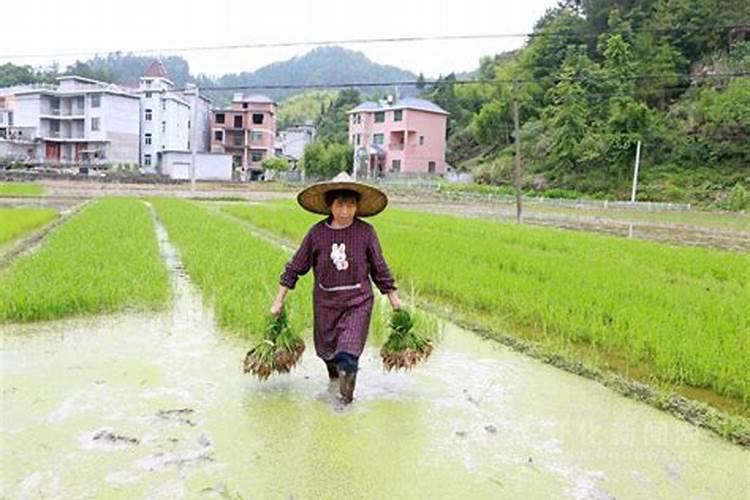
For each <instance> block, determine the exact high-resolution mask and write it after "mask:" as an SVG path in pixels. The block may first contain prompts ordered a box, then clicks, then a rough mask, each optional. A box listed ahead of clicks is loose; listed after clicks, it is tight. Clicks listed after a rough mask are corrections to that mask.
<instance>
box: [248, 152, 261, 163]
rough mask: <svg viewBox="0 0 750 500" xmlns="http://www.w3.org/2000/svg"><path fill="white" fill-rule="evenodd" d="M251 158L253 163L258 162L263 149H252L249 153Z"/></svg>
mask: <svg viewBox="0 0 750 500" xmlns="http://www.w3.org/2000/svg"><path fill="white" fill-rule="evenodd" d="M251 160H252V162H253V163H258V162H259V161H263V151H253V152H252V155H251Z"/></svg>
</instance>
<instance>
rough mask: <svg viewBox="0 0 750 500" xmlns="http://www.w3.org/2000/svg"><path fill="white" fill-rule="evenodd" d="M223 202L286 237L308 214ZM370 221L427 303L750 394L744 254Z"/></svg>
mask: <svg viewBox="0 0 750 500" xmlns="http://www.w3.org/2000/svg"><path fill="white" fill-rule="evenodd" d="M224 210H226V211H227V212H229V213H231V214H232V215H234V216H236V217H241V218H243V219H245V220H247V221H249V222H251V223H252V224H254V225H256V226H258V227H260V228H263V229H265V230H269V231H272V232H274V233H276V234H279V235H280V236H284V237H286V238H289V239H292V240H294V241H300V240H301V238H302V237H303V236H304V234H305V231H306V229H307V228H308V227H309V225H310V223H311V222H312V221H314V220H316V217H315V216H311V215H309V214H306V213H304V212H302V211H301V210H299V209H298V208H296V207H294V206H293V205H292V204H291V203H270V204H263V205H254V206H233V207H227V208H224ZM372 222H373V224H374V225H375V226H376V228H377V230H378V234H379V236H380V239H381V243H382V246H383V249H384V252H385V256H386V258H387V260H388V262H389V263H390V264H391V266H392V269H393V271H394V273H395V274H396V276H397V277H398V278H399V280H408V281H411V282H413V283H414V285H415V286H416V287H417V288H418V289H419V290H420V292H421V293H422V295H423V296H424V297H425V298H426V299H428V300H430V301H431V302H434V303H436V304H440V305H445V306H447V307H450V308H451V309H452V310H456V311H459V312H461V313H463V314H464V315H467V316H469V317H470V318H472V320H474V321H475V322H477V323H480V324H481V325H483V326H485V327H487V328H490V329H495V330H499V331H507V329H508V328H511V329H512V330H516V331H519V332H523V335H527V334H530V333H531V334H533V338H535V339H537V340H540V341H543V342H560V341H564V342H573V343H576V344H586V345H589V346H591V347H592V348H593V349H594V350H596V351H597V352H599V353H601V354H602V355H603V356H605V357H612V358H617V359H624V360H626V362H627V363H629V364H631V365H638V366H641V365H643V364H644V363H645V365H643V366H647V367H648V369H649V370H650V371H651V372H652V373H653V374H654V375H656V376H657V377H658V378H659V379H660V380H663V381H668V382H670V383H679V384H687V385H690V386H694V387H698V388H710V389H711V390H713V391H715V392H716V393H718V394H722V395H724V396H729V397H734V398H739V399H742V400H744V401H745V402H747V401H750V315H748V314H747V311H748V310H750V256H748V255H747V254H742V253H734V252H724V251H719V250H710V249H702V248H688V247H674V246H669V245H663V244H658V243H653V242H648V241H639V240H627V239H623V238H616V237H610V236H605V235H596V234H590V233H582V232H576V231H563V230H556V229H549V228H542V227H533V226H517V225H514V224H506V223H500V222H495V221H487V220H481V219H465V218H458V217H454V216H448V215H433V214H427V213H418V212H408V211H403V210H396V209H390V210H388V211H386V212H385V213H383V214H382V215H380V216H378V217H376V218H374V219H373V220H372ZM626 369H627V368H626Z"/></svg>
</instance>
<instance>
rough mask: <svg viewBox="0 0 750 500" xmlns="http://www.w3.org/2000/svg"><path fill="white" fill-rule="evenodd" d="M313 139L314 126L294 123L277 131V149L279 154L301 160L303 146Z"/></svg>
mask: <svg viewBox="0 0 750 500" xmlns="http://www.w3.org/2000/svg"><path fill="white" fill-rule="evenodd" d="M314 140H315V126H313V125H308V124H306V125H296V126H293V127H289V128H287V129H286V130H282V131H281V132H279V142H278V149H280V150H281V151H280V152H281V154H282V155H284V156H287V157H290V158H292V159H294V160H301V159H302V155H303V154H304V152H305V146H307V145H308V144H310V143H311V142H313V141H314Z"/></svg>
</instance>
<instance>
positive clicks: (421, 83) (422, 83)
mask: <svg viewBox="0 0 750 500" xmlns="http://www.w3.org/2000/svg"><path fill="white" fill-rule="evenodd" d="M416 86H417V90H419V91H420V92H421V91H423V90H424V87H425V79H424V75H423V74H422V73H420V74H419V76H418V77H417V85H416Z"/></svg>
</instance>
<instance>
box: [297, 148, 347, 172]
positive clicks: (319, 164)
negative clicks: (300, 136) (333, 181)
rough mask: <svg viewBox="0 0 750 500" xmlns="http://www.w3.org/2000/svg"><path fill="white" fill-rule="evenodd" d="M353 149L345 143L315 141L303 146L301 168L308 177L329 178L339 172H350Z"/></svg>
mask: <svg viewBox="0 0 750 500" xmlns="http://www.w3.org/2000/svg"><path fill="white" fill-rule="evenodd" d="M353 155H354V151H353V150H352V148H351V146H349V145H347V144H325V143H323V142H321V141H315V142H312V143H310V144H308V145H307V146H306V147H305V152H304V153H303V155H302V169H303V170H304V171H305V176H306V177H307V178H308V179H319V180H323V179H330V178H331V177H334V176H335V175H336V174H338V173H340V172H349V173H351V172H352V157H353Z"/></svg>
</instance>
